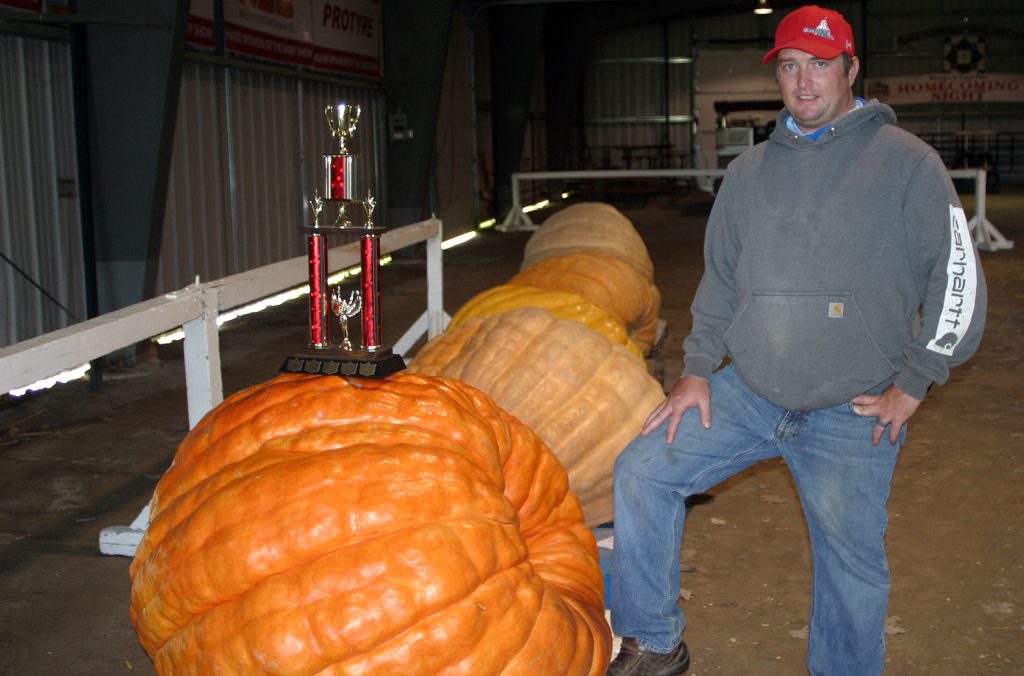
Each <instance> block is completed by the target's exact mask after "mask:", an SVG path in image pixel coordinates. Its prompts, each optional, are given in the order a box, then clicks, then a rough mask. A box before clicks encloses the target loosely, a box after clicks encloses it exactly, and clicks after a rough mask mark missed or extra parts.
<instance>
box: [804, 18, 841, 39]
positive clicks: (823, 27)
mask: <svg viewBox="0 0 1024 676" xmlns="http://www.w3.org/2000/svg"><path fill="white" fill-rule="evenodd" d="M804 33H813V34H814V35H817V36H818V37H819V38H824V39H826V40H835V38H834V37H832V29H830V28H829V27H828V19H822V20H821V23H819V24H818V27H817V28H809V27H804Z"/></svg>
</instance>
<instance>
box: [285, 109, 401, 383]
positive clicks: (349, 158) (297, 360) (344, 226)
mask: <svg viewBox="0 0 1024 676" xmlns="http://www.w3.org/2000/svg"><path fill="white" fill-rule="evenodd" d="M359 114H360V109H359V106H352V105H348V104H345V103H339V104H337V105H334V106H327V107H326V108H325V109H324V115H325V117H326V118H327V124H328V126H329V127H330V129H331V136H332V137H333V138H334V139H335V140H336V141H337V148H336V151H335V152H332V153H329V154H326V155H324V156H323V160H324V161H323V167H324V183H323V189H324V195H323V196H321V195H320V192H319V191H316V192H315V193H314V197H313V199H311V200H310V201H309V206H310V210H311V211H312V212H313V225H312V226H311V227H306V228H303V229H304V230H305V231H306V232H307V233H308V237H307V246H308V252H309V344H308V348H309V349H308V350H307V351H305V352H301V353H299V354H296V355H292V356H290V357H288V358H287V359H285V362H284V364H283V365H282V366H281V371H284V372H286V373H308V374H313V375H339V376H360V377H368V378H383V377H386V376H389V375H391V374H392V373H395V372H397V371H401V370H402V369H404V368H405V361H404V360H403V359H402V357H401V356H399V355H397V354H394V353H393V352H392V351H391V350H390V349H387V348H385V347H384V346H383V345H382V344H381V330H380V284H379V281H380V235H381V233H383V232H385V231H386V228H382V227H378V226H377V225H376V224H375V223H374V221H373V211H374V209H375V207H376V205H377V199H376V198H375V197H374V195H373V191H372V190H367V191H366V197H365V198H364V199H359V198H358V197H357V195H358V183H359V181H358V169H357V167H358V159H359V158H358V155H356V154H354V153H352V152H351V151H350V149H349V147H348V142H349V141H351V140H352V138H353V137H354V135H355V132H356V129H357V127H358V126H359ZM325 203H326V204H333V205H335V206H336V208H337V214H336V218H335V219H334V223H333V224H332V225H327V224H325V223H324V222H323V221H322V217H323V212H324V206H325ZM353 203H359V204H361V205H362V207H363V211H364V213H365V215H366V223H365V225H364V226H363V227H353V225H352V222H351V220H349V213H348V207H349V206H351V205H352V204H353ZM328 235H342V236H347V237H351V238H357V239H359V267H360V273H361V277H360V289H359V291H355V290H353V291H351V292H350V293H349V295H348V298H345V297H344V295H343V293H342V291H341V289H340V288H339V287H335V288H334V289H333V290H331V291H330V293H328V285H327V275H328V272H329V269H330V268H329V267H328V264H327V253H328V247H327V243H326V237H327V236H328ZM331 314H333V315H334V316H335V317H337V318H338V327H339V328H340V329H341V337H340V340H339V342H338V343H337V344H334V343H332V341H331V331H330V323H331V322H330V316H331ZM360 314H361V319H362V326H361V328H362V336H361V342H360V344H359V346H358V347H357V346H355V345H354V344H353V340H352V338H351V336H350V335H349V320H350V319H352V318H353V317H355V316H356V315H360Z"/></svg>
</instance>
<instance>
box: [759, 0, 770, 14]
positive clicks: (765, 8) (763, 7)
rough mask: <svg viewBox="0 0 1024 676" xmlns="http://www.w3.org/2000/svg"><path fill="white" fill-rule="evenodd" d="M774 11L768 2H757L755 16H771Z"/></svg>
mask: <svg viewBox="0 0 1024 676" xmlns="http://www.w3.org/2000/svg"><path fill="white" fill-rule="evenodd" d="M773 11H774V10H773V9H772V8H771V6H769V5H768V0H757V7H755V8H754V14H771V13H772V12H773Z"/></svg>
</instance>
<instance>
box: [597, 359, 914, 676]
mask: <svg viewBox="0 0 1024 676" xmlns="http://www.w3.org/2000/svg"><path fill="white" fill-rule="evenodd" d="M711 417H712V426H711V429H707V430H706V429H704V428H703V427H701V424H700V416H699V413H698V411H697V409H690V410H688V411H687V412H686V413H685V414H684V415H683V419H682V422H681V424H680V426H679V431H678V432H677V434H676V438H675V441H674V442H673V443H672V445H668V444H666V442H665V428H664V425H663V426H662V427H661V428H659V429H658V430H656V431H654V432H652V433H651V434H650V435H648V436H646V437H637V438H636V439H634V440H633V442H632V443H630V445H629V446H627V447H626V449H625V450H624V451H623V452H622V454H621V455H620V456H619V458H618V460H617V461H616V463H615V548H614V550H613V560H612V571H613V573H612V592H611V611H612V626H613V628H614V630H615V633H616V634H618V635H620V636H632V637H635V638H637V639H638V640H639V642H640V645H642V646H643V647H645V648H647V649H649V650H653V651H655V652H668V651H670V650H671V649H672V648H673V647H675V645H676V644H677V643H678V642H679V635H680V634H681V633H682V631H683V628H684V627H685V626H686V617H685V616H684V615H683V612H682V610H681V609H680V608H679V605H678V603H677V601H678V599H679V557H680V549H681V547H682V538H683V524H684V520H685V518H686V506H685V504H684V500H685V499H686V498H687V496H690V495H694V494H697V493H702V492H704V491H706V490H708V489H709V488H711V487H712V486H714V485H716V484H718V483H720V482H721V481H723V480H725V479H727V478H729V477H731V476H733V475H734V474H736V473H738V472H740V471H742V470H744V469H746V468H747V467H749V466H751V465H753V464H754V463H756V462H759V461H761V460H766V459H769V458H776V457H780V456H781V457H782V458H783V459H784V460H785V461H786V464H787V465H788V466H789V470H790V472H791V474H792V476H793V479H794V482H795V483H796V487H797V490H798V492H799V493H800V500H801V503H802V505H803V510H804V516H805V518H806V519H807V526H808V530H809V532H810V538H811V549H812V554H813V562H814V565H813V589H812V604H811V618H810V630H809V641H808V655H807V664H808V668H809V669H810V672H811V673H812V674H816V675H817V674H822V675H828V676H835V675H836V674H851V675H856V676H869V675H870V674H881V673H882V668H883V664H884V661H885V638H884V636H885V634H884V628H885V616H886V606H887V605H888V600H889V567H888V564H887V563H886V557H885V545H884V537H885V529H886V526H887V524H888V517H887V514H886V502H887V501H888V499H889V489H890V486H891V483H892V475H893V470H894V468H895V465H896V456H897V455H898V453H899V444H897V445H891V444H890V443H889V440H888V432H887V433H886V435H885V436H884V437H883V439H882V441H881V442H880V443H879V445H878V446H872V445H871V434H872V430H873V428H874V425H875V419H874V418H864V417H861V416H858V415H857V414H855V413H854V412H853V410H852V405H851V404H841V405H839V406H836V407H833V408H827V409H820V410H815V411H788V410H786V409H782V408H779V407H778V406H775V405H774V404H772V403H770V402H769V401H767V400H765V399H763V398H762V397H760V396H758V395H756V394H754V393H753V392H751V391H750V389H749V388H747V386H746V385H745V384H744V383H743V382H742V381H741V380H740V378H739V376H738V375H737V374H736V372H735V369H733V368H732V367H731V366H727V367H725V368H723V369H721V370H720V371H718V372H717V373H716V374H715V375H714V376H713V377H712V379H711ZM902 441H903V435H902V434H901V435H900V442H902Z"/></svg>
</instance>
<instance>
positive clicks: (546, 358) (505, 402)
mask: <svg viewBox="0 0 1024 676" xmlns="http://www.w3.org/2000/svg"><path fill="white" fill-rule="evenodd" d="M409 371H412V372H416V373H424V374H427V375H440V376H444V377H446V378H454V379H457V380H461V381H462V382H465V383H468V384H470V385H472V386H474V387H477V388H479V389H481V390H483V391H484V392H485V393H487V394H488V395H489V396H491V397H492V398H493V399H494V400H495V401H496V402H497V403H498V405H499V406H501V407H502V409H504V410H505V411H507V412H509V413H510V414H512V415H514V416H515V417H517V418H518V419H520V420H522V421H523V422H524V423H526V424H527V425H529V427H530V429H532V430H533V431H534V432H536V433H537V434H538V435H539V436H540V437H541V439H543V440H544V442H545V443H547V445H548V446H549V447H550V448H551V450H552V451H554V453H555V455H557V456H558V459H559V460H560V461H561V462H562V464H563V465H564V466H565V469H566V471H567V472H568V473H569V484H570V486H571V488H572V490H573V491H574V492H575V493H576V494H577V495H578V496H579V499H580V503H581V504H582V506H583V512H584V519H585V521H586V523H587V524H589V525H591V526H595V525H598V524H601V523H604V522H606V521H610V520H611V518H612V515H613V495H612V483H613V479H612V468H613V466H614V464H615V458H616V457H617V456H618V454H619V453H620V452H621V451H622V449H623V448H625V447H626V444H628V443H629V441H630V440H631V439H633V437H635V436H636V435H637V434H638V433H639V432H640V428H641V427H642V426H643V422H644V420H645V419H646V417H647V416H648V415H649V414H650V412H651V411H652V410H654V408H655V407H656V406H657V405H658V404H659V403H661V401H662V400H664V398H665V393H664V391H663V390H662V387H661V385H660V384H659V383H658V381H657V380H655V379H654V378H653V377H651V375H650V374H649V373H648V372H647V364H646V363H645V362H644V361H642V360H640V359H637V358H636V357H635V356H634V355H632V354H631V353H630V352H629V351H628V350H626V349H625V348H624V347H622V346H621V345H615V344H613V343H611V342H610V341H608V340H607V339H605V338H604V337H603V336H600V335H598V334H597V333H594V332H593V331H590V330H589V329H587V328H586V327H585V326H583V325H582V324H579V323H577V322H574V321H570V320H568V319H559V318H557V317H555V316H554V315H552V314H551V313H550V312H548V311H546V310H542V309H540V308H534V307H526V308H520V309H518V310H510V311H509V312H505V313H502V314H498V315H493V316H491V317H484V318H478V319H473V320H471V321H469V322H467V323H466V324H464V325H462V326H459V327H456V328H454V329H450V330H448V331H446V332H445V333H443V334H441V335H440V336H438V337H436V338H434V339H433V340H431V341H430V342H429V343H427V344H426V345H425V346H424V347H423V349H422V350H420V352H419V354H417V355H416V357H415V358H414V359H413V360H412V361H411V362H410V363H409Z"/></svg>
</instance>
